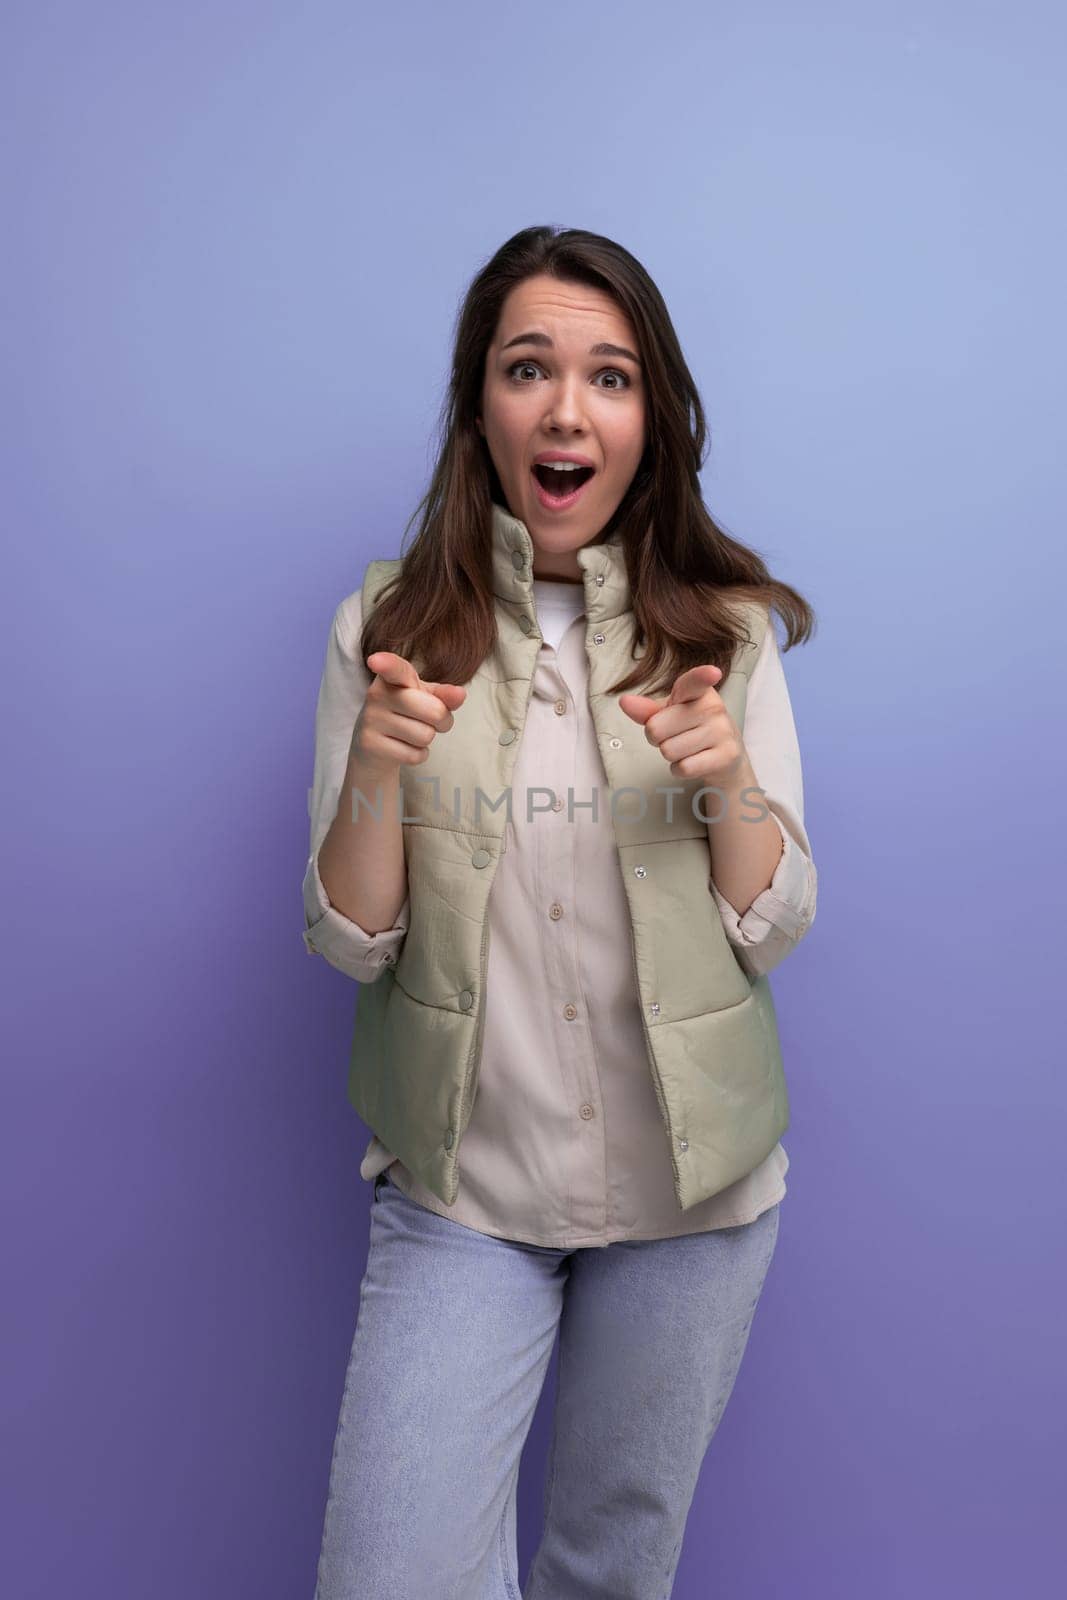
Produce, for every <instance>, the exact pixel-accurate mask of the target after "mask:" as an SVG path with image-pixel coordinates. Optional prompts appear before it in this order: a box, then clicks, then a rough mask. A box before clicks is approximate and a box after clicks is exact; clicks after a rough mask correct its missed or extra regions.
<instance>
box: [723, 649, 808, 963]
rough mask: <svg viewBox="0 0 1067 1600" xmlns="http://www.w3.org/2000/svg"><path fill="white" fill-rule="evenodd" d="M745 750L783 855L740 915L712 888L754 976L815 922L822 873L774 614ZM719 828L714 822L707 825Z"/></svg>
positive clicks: (753, 685) (755, 674)
mask: <svg viewBox="0 0 1067 1600" xmlns="http://www.w3.org/2000/svg"><path fill="white" fill-rule="evenodd" d="M744 742H745V749H746V750H747V752H748V757H749V760H750V761H751V763H752V769H753V771H754V772H755V774H756V780H757V782H758V784H759V787H760V789H761V790H762V791H763V793H762V796H761V797H760V798H761V800H762V803H763V804H764V805H765V806H766V807H767V809H768V810H769V811H770V813H771V815H772V816H773V818H774V820H775V822H776V823H777V824H778V828H779V831H780V833H781V835H782V854H781V857H780V859H779V861H778V865H777V867H776V868H775V871H774V876H773V877H772V879H771V881H770V884H769V885H768V887H767V888H766V889H764V890H762V892H761V893H760V894H758V895H757V896H756V898H755V900H753V902H752V904H751V905H750V906H749V907H748V909H747V910H746V911H744V912H743V913H741V912H739V911H738V910H737V908H736V906H733V905H731V903H730V901H729V900H727V899H726V898H725V896H724V895H722V894H720V892H719V890H718V889H717V888H716V886H715V882H714V880H713V879H712V877H711V876H710V874H709V877H708V887H709V889H710V890H711V893H712V894H713V895H714V897H715V901H716V904H717V905H718V907H719V912H720V914H721V916H722V923H723V928H724V929H725V932H726V937H727V938H728V939H729V941H730V943H731V945H732V946H733V949H734V954H735V955H736V957H737V959H738V961H739V962H740V964H741V966H742V967H743V968H744V970H745V971H746V972H747V973H748V975H749V977H751V978H757V977H761V976H764V975H765V974H766V973H768V972H771V971H772V970H773V969H774V968H775V967H776V966H778V964H779V963H780V962H781V961H783V960H784V959H785V957H786V956H787V955H788V954H789V953H790V951H792V950H794V949H795V948H796V946H797V945H798V944H799V943H800V941H801V939H802V938H803V937H804V935H805V934H806V933H807V931H808V929H809V928H810V927H811V925H812V923H813V922H814V920H815V904H816V899H817V894H818V874H817V872H816V869H815V862H814V859H813V856H812V849H811V841H810V840H809V838H808V835H807V832H806V830H805V827H804V781H803V773H802V770H801V761H800V744H799V741H798V739H797V731H796V723H795V721H794V717H793V708H792V704H791V702H790V699H789V689H788V685H787V684H786V678H785V671H784V669H783V666H782V658H781V653H780V651H779V649H778V640H777V637H776V635H775V631H774V623H773V618H772V619H769V620H768V624H767V629H766V632H765V634H764V637H763V643H762V645H761V646H760V653H759V656H758V657H757V660H756V664H755V666H754V667H753V669H752V673H751V676H750V678H749V685H748V696H747V700H746V705H745V724H744ZM712 827H714V823H712V822H709V824H708V828H709V833H710V829H711V828H712Z"/></svg>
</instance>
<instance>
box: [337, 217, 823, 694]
mask: <svg viewBox="0 0 1067 1600" xmlns="http://www.w3.org/2000/svg"><path fill="white" fill-rule="evenodd" d="M540 273H547V274H549V275H550V276H552V277H554V278H558V279H560V280H562V281H564V282H571V283H580V284H586V285H589V286H591V287H593V288H597V289H601V290H604V291H606V292H607V293H608V294H610V295H612V296H613V297H614V299H615V301H616V302H617V304H618V305H619V307H620V308H621V309H622V310H623V311H624V312H625V313H626V314H627V315H628V316H629V318H630V321H631V323H632V324H633V327H634V329H635V331H636V334H637V341H638V354H639V355H640V357H641V361H642V363H643V370H644V378H645V383H646V386H647V397H646V404H647V441H648V442H647V445H646V448H645V453H644V455H643V457H642V459H641V462H640V464H639V466H638V469H637V472H636V473H635V475H634V477H633V480H632V481H631V483H630V485H629V487H628V489H627V491H626V493H625V495H624V496H623V498H622V500H621V502H620V504H619V506H618V508H617V509H616V511H615V514H614V516H613V517H612V518H611V521H610V522H609V524H608V525H607V527H606V528H604V529H602V530H601V533H600V535H599V536H598V537H601V538H603V537H606V536H607V535H608V534H609V533H611V532H613V531H614V530H615V529H616V528H618V529H619V530H620V533H621V539H622V544H623V548H624V551H625V555H626V567H627V574H628V576H629V580H630V589H631V594H632V605H633V612H634V621H635V641H634V644H635V651H636V649H637V647H638V646H640V645H641V644H644V645H645V652H644V654H643V655H642V656H641V657H640V659H639V660H638V661H637V665H636V666H635V667H634V668H633V670H632V671H631V672H630V673H629V675H628V676H627V677H625V678H623V679H621V680H620V681H619V682H618V683H617V684H615V685H613V687H612V691H611V692H612V693H622V692H623V691H624V690H628V689H631V688H633V687H634V686H636V685H644V684H647V685H648V686H649V687H648V688H647V689H646V692H648V693H654V694H663V693H668V692H669V689H670V685H671V683H672V682H673V681H674V679H675V677H677V676H678V674H679V673H681V672H684V671H685V670H687V669H688V668H689V667H691V666H697V665H699V664H700V663H702V662H711V663H712V664H714V665H715V666H718V667H720V668H721V669H722V671H723V673H724V674H726V673H728V672H729V668H730V662H731V659H732V657H733V654H734V651H735V650H736V648H737V647H738V645H740V644H742V643H744V642H745V640H746V639H747V638H748V634H747V631H746V629H745V627H744V623H743V620H742V618H741V616H740V615H738V614H737V613H735V612H734V610H733V609H732V607H731V604H730V602H731V601H736V600H754V601H757V602H759V603H760V604H762V605H765V606H767V607H774V608H775V609H777V610H778V611H779V613H780V614H781V616H782V618H783V621H784V623H785V629H786V643H785V648H786V649H789V648H790V647H791V646H792V645H794V644H797V643H802V642H804V641H805V640H807V639H808V638H810V636H811V634H812V631H813V628H814V623H815V616H814V612H813V611H812V609H811V607H810V606H809V605H808V603H807V601H806V600H804V599H803V597H802V596H801V595H800V594H798V593H797V591H796V590H795V589H793V588H791V587H790V586H789V584H787V583H781V582H779V580H778V579H776V578H772V577H771V575H770V573H769V572H768V570H767V567H766V565H765V564H764V562H763V560H762V559H761V557H760V556H759V555H758V554H757V553H756V552H755V551H754V550H750V549H748V548H747V547H746V546H745V545H743V544H740V543H738V541H737V540H736V539H733V538H731V537H730V535H729V534H728V533H726V532H725V531H724V530H723V529H722V528H721V527H720V526H719V524H718V523H717V522H716V521H715V520H714V518H713V517H712V516H711V514H710V513H709V511H708V510H707V507H706V506H705V505H704V501H703V498H702V496H701V492H700V483H699V479H698V477H697V474H698V472H699V470H700V468H701V467H702V466H703V464H704V456H705V443H706V440H707V429H706V425H705V420H704V410H703V406H702V405H701V401H700V395H699V394H698V392H697V388H696V384H695V383H694V381H693V378H692V375H691V373H690V371H689V368H688V367H687V365H686V363H685V359H684V357H683V355H682V351H681V347H680V345H679V343H678V339H677V336H676V334H675V331H674V327H673V325H672V323H671V319H670V316H669V314H668V312H667V307H666V305H665V304H664V301H663V297H662V295H661V294H660V292H659V290H658V289H657V287H656V285H655V284H654V283H653V281H652V279H651V278H650V277H649V275H648V273H647V272H646V271H645V269H644V267H642V266H641V264H640V262H639V261H637V260H636V259H635V258H634V257H633V256H632V255H631V254H630V253H629V251H628V250H626V249H624V248H623V246H622V245H620V244H616V243H615V242H614V241H613V240H611V239H607V238H605V237H604V236H603V235H601V234H598V233H587V232H585V231H584V230H583V229H580V228H565V229H557V228H553V227H533V228H524V229H522V230H521V231H520V232H519V233H516V234H515V235H514V236H513V237H512V238H510V239H509V240H508V241H507V242H506V243H505V244H503V245H501V247H500V249H499V250H497V252H496V254H495V255H494V256H492V257H491V259H490V260H489V261H488V262H487V263H486V264H485V266H483V267H482V269H481V271H480V272H479V273H478V274H477V276H476V277H475V278H474V280H473V281H472V283H471V285H470V287H469V288H468V290H467V293H466V295H465V297H464V299H463V302H462V304H461V306H460V309H459V312H458V315H457V318H456V324H455V333H454V340H453V356H452V375H451V379H450V382H449V387H448V391H447V394H446V396H445V399H444V402H443V405H442V410H441V418H440V424H439V430H440V436H441V444H440V447H439V451H438V456H437V464H436V466H435V468H434V471H433V476H432V479H431V482H430V487H429V489H428V490H427V492H426V494H425V495H424V496H423V498H422V500H421V501H420V502H419V505H418V507H417V508H416V510H415V512H414V513H413V516H412V518H411V522H409V524H408V529H410V527H411V523H412V522H414V521H415V520H416V519H418V518H419V517H420V513H421V525H420V527H419V530H418V533H417V535H416V537H415V539H414V540H413V542H412V544H411V547H410V549H409V550H407V551H406V552H404V553H403V567H402V569H401V571H400V574H399V576H398V577H397V578H395V579H394V580H392V582H391V583H390V584H389V585H387V586H386V588H385V589H384V590H383V592H382V595H381V597H380V599H379V601H378V604H377V605H376V607H375V608H374V610H373V612H372V613H371V615H370V617H369V618H368V619H367V621H366V622H365V624H364V627H363V634H362V638H361V641H360V644H361V649H362V651H363V657H364V660H366V658H367V656H369V655H371V654H373V652H374V651H375V650H394V651H396V652H397V653H398V654H400V655H403V656H405V657H406V658H407V659H409V660H412V661H414V663H415V665H416V668H417V670H418V672H419V674H420V676H421V677H423V678H426V679H427V680H428V681H432V682H437V683H458V684H465V683H467V682H469V681H470V679H471V678H473V676H474V674H475V672H476V671H477V670H478V668H479V666H480V665H481V664H482V662H483V661H484V660H485V658H486V656H487V655H488V654H489V652H490V650H491V649H492V646H493V643H494V641H495V637H496V612H495V605H494V600H493V592H492V581H491V580H492V563H491V543H490V541H491V530H492V502H493V501H494V500H495V501H496V502H497V503H498V504H499V505H501V506H504V507H506V506H507V501H506V499H505V496H504V492H503V489H502V488H501V485H500V481H499V479H498V477H497V473H496V469H495V468H494V466H493V462H492V458H491V457H490V455H489V448H488V445H487V443H486V441H485V439H484V438H483V436H482V435H481V434H480V433H479V431H478V429H477V427H476V418H477V416H478V414H479V410H480V406H481V395H482V384H483V381H484V375H485V363H486V356H487V352H488V349H489V346H490V344H491V343H492V340H493V337H494V335H495V333H496V329H497V324H498V322H499V319H500V314H501V311H502V309H503V305H504V301H505V299H506V298H507V296H508V295H509V294H510V292H511V290H512V289H514V288H515V286H516V284H519V283H522V282H523V281H524V280H525V279H527V278H531V277H534V276H536V275H537V274H540ZM406 532H407V530H405V535H406ZM657 674H658V675H660V680H659V682H656V678H657ZM723 681H724V680H723Z"/></svg>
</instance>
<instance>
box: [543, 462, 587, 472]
mask: <svg viewBox="0 0 1067 1600" xmlns="http://www.w3.org/2000/svg"><path fill="white" fill-rule="evenodd" d="M537 465H538V466H539V467H551V468H552V470H553V472H588V471H589V468H588V467H582V466H579V464H578V462H577V461H539V462H538V463H537Z"/></svg>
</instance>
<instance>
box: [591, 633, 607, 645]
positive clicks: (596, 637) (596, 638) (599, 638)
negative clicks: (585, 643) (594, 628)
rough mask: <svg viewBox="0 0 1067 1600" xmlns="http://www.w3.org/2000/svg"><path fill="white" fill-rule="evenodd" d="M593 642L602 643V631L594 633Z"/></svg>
mask: <svg viewBox="0 0 1067 1600" xmlns="http://www.w3.org/2000/svg"><path fill="white" fill-rule="evenodd" d="M593 643H594V644H603V643H604V635H603V634H602V633H594V635H593Z"/></svg>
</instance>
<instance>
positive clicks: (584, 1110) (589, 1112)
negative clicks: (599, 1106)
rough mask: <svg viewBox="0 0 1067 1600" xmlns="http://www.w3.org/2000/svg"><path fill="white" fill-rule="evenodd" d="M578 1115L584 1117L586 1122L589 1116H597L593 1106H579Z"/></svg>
mask: <svg viewBox="0 0 1067 1600" xmlns="http://www.w3.org/2000/svg"><path fill="white" fill-rule="evenodd" d="M578 1115H579V1116H580V1117H584V1118H585V1120H586V1122H588V1121H589V1118H590V1117H592V1116H595V1115H596V1113H595V1112H594V1110H593V1108H592V1106H579V1107H578Z"/></svg>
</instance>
